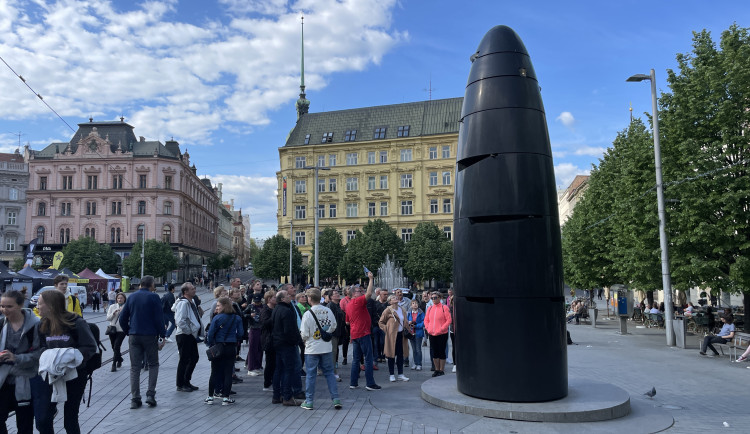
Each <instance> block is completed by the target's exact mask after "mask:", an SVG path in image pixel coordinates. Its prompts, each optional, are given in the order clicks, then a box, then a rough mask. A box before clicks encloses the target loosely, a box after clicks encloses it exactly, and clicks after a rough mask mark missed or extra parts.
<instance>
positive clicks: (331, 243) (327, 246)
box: [308, 227, 345, 281]
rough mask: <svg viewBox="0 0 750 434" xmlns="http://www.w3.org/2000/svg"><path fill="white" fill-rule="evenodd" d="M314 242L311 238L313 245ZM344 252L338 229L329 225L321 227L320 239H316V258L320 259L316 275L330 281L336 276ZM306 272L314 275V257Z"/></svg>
mask: <svg viewBox="0 0 750 434" xmlns="http://www.w3.org/2000/svg"><path fill="white" fill-rule="evenodd" d="M314 243H315V240H313V246H314V245H315V244H314ZM344 252H345V249H344V243H343V241H342V239H341V234H340V233H339V231H337V230H336V229H334V228H331V227H328V228H325V229H323V231H322V232H321V233H320V240H318V260H319V261H320V266H319V267H318V277H319V278H320V280H321V281H323V280H331V281H332V280H334V279H336V277H338V272H339V264H340V263H341V259H342V258H343V257H344ZM308 274H309V275H311V276H313V275H315V260H314V258H311V260H310V265H309V267H308Z"/></svg>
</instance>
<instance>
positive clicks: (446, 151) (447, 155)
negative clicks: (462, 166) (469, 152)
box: [443, 145, 451, 158]
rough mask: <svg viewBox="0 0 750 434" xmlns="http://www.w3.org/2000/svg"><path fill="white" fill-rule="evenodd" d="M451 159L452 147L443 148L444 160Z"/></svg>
mask: <svg viewBox="0 0 750 434" xmlns="http://www.w3.org/2000/svg"><path fill="white" fill-rule="evenodd" d="M450 157H451V147H450V146H449V145H445V146H443V158H450Z"/></svg>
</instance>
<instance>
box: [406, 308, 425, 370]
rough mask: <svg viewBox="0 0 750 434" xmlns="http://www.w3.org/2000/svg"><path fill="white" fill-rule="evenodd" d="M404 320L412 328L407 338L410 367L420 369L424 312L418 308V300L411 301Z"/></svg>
mask: <svg viewBox="0 0 750 434" xmlns="http://www.w3.org/2000/svg"><path fill="white" fill-rule="evenodd" d="M406 322H407V324H409V325H410V326H411V328H412V330H413V334H412V337H411V338H410V339H409V343H410V344H411V351H412V353H413V357H412V366H411V368H412V369H415V370H417V371H421V370H422V338H423V337H424V312H423V311H422V309H420V308H419V301H417V300H416V299H415V300H412V301H411V309H409V312H407V313H406Z"/></svg>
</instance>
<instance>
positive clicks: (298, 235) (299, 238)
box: [294, 231, 305, 246]
mask: <svg viewBox="0 0 750 434" xmlns="http://www.w3.org/2000/svg"><path fill="white" fill-rule="evenodd" d="M294 244H296V245H298V246H304V245H305V232H304V231H303V232H295V233H294Z"/></svg>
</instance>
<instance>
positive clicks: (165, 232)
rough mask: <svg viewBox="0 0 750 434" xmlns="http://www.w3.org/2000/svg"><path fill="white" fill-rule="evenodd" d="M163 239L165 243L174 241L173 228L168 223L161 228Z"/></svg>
mask: <svg viewBox="0 0 750 434" xmlns="http://www.w3.org/2000/svg"><path fill="white" fill-rule="evenodd" d="M161 240H162V241H164V242H165V243H171V242H172V228H171V227H169V226H168V225H164V227H163V228H162V230H161Z"/></svg>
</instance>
